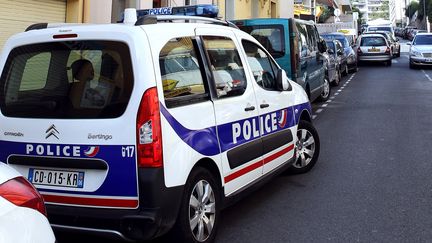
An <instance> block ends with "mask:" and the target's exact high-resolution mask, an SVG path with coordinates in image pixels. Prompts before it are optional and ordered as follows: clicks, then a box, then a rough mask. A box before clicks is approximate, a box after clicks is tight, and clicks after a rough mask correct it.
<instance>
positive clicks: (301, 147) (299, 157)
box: [289, 120, 320, 174]
mask: <svg viewBox="0 0 432 243" xmlns="http://www.w3.org/2000/svg"><path fill="white" fill-rule="evenodd" d="M319 152H320V140H319V136H318V132H317V131H316V129H315V127H314V126H313V125H312V123H310V122H308V121H304V120H301V121H300V122H299V124H298V128H297V143H296V161H295V162H294V164H293V165H292V166H291V167H290V168H289V172H291V173H293V174H302V173H306V172H308V171H310V170H311V169H312V168H313V167H314V165H315V164H316V162H317V160H318V156H319Z"/></svg>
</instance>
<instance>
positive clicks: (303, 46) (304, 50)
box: [296, 23, 309, 57]
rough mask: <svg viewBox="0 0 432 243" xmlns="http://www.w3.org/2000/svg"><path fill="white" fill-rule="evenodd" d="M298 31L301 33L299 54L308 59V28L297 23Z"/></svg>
mask: <svg viewBox="0 0 432 243" xmlns="http://www.w3.org/2000/svg"><path fill="white" fill-rule="evenodd" d="M296 27H297V31H298V32H299V38H298V42H299V45H298V46H299V53H300V56H301V57H307V56H308V52H309V50H308V44H309V43H308V35H307V31H306V27H305V26H304V25H302V24H300V23H296Z"/></svg>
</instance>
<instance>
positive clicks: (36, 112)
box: [0, 41, 133, 118]
mask: <svg viewBox="0 0 432 243" xmlns="http://www.w3.org/2000/svg"><path fill="white" fill-rule="evenodd" d="M131 66H132V65H131V59H130V54H129V48H128V46H127V45H126V44H124V43H119V42H114V41H68V42H52V43H42V44H33V45H27V46H21V47H17V48H15V49H13V50H12V51H11V53H10V54H9V57H8V59H7V62H6V65H5V67H4V69H3V73H2V75H1V80H0V83H1V84H0V87H1V88H0V94H1V95H0V107H1V112H2V113H3V114H4V115H6V116H9V117H25V118H113V117H118V116H120V115H121V114H123V112H124V111H125V109H126V106H127V104H128V102H129V97H130V94H131V92H132V86H133V75H132V69H131Z"/></svg>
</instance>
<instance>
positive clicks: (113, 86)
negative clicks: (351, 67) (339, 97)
mask: <svg viewBox="0 0 432 243" xmlns="http://www.w3.org/2000/svg"><path fill="white" fill-rule="evenodd" d="M131 19H132V20H131ZM135 19H136V18H135ZM135 19H133V17H131V18H129V17H125V23H124V24H107V25H78V24H77V25H67V24H66V25H49V24H37V25H33V26H31V27H29V28H28V30H27V31H26V32H24V33H20V34H17V35H15V36H13V37H11V38H10V39H9V40H8V42H7V44H6V45H5V47H4V49H3V52H2V56H1V58H0V67H1V68H0V71H1V78H0V110H1V113H0V124H1V126H0V161H2V162H4V163H7V164H9V165H10V166H12V167H14V168H15V169H16V170H18V171H19V172H20V173H21V174H22V175H24V176H25V177H26V178H27V179H28V180H29V181H31V182H32V183H33V184H34V185H35V186H36V188H37V189H38V190H39V191H40V193H41V194H42V195H43V197H44V199H45V202H46V205H47V212H48V217H49V220H50V222H51V224H52V227H53V228H54V230H56V231H68V232H87V233H92V234H101V235H104V236H111V237H114V238H119V239H124V240H145V239H152V238H155V237H158V236H160V235H163V234H165V233H167V232H168V231H170V230H171V229H172V233H173V235H176V236H178V237H179V238H176V239H177V240H179V242H180V241H182V242H212V241H213V240H214V238H215V234H216V230H217V228H218V225H219V224H220V213H221V210H222V209H223V208H224V207H225V206H226V205H228V203H229V202H232V200H233V199H234V198H237V197H238V196H239V195H242V194H244V193H245V192H247V191H249V190H248V189H250V188H253V186H254V185H258V184H260V183H259V182H263V181H265V179H268V178H270V177H271V176H274V175H276V174H278V173H280V172H282V171H285V170H286V169H289V170H291V171H292V172H293V173H304V172H307V171H309V170H310V169H311V168H312V167H313V166H314V165H315V163H316V161H317V159H318V155H319V150H320V143H319V137H318V134H317V131H316V130H315V128H314V127H313V125H312V120H311V106H310V103H309V100H308V97H307V95H306V93H305V92H304V90H303V89H302V87H301V86H299V85H297V84H296V83H295V82H292V81H291V80H289V79H288V78H287V76H286V74H285V71H283V70H282V69H281V68H280V67H279V65H278V64H277V63H276V62H275V60H274V59H273V58H272V57H271V56H270V55H269V54H268V52H267V51H266V50H265V49H264V48H263V47H262V46H261V44H259V43H258V42H257V41H256V40H255V39H254V38H253V37H251V36H250V35H248V34H246V33H245V32H243V31H240V30H238V29H236V28H235V27H233V26H230V25H229V24H228V23H227V22H224V21H220V20H215V19H210V18H200V17H188V16H145V17H143V18H140V19H138V21H135Z"/></svg>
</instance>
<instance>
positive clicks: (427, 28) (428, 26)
mask: <svg viewBox="0 0 432 243" xmlns="http://www.w3.org/2000/svg"><path fill="white" fill-rule="evenodd" d="M423 18H425V20H426V31H427V32H428V33H429V31H430V24H429V19H428V16H427V11H426V0H423Z"/></svg>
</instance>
